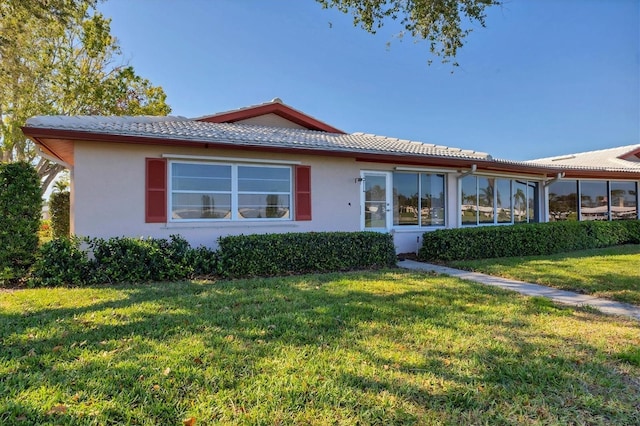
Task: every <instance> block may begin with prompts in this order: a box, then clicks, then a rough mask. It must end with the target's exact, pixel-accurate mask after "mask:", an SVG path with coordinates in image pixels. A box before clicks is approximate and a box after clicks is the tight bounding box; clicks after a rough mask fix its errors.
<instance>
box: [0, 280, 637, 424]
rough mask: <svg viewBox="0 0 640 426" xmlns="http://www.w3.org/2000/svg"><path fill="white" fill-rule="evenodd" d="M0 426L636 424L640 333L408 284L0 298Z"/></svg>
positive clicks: (533, 302) (570, 314)
mask: <svg viewBox="0 0 640 426" xmlns="http://www.w3.org/2000/svg"><path fill="white" fill-rule="evenodd" d="M0 344H1V347H2V352H1V353H0V424H3V425H14V424H24V425H31V424H55V425H59V424H83V425H84V424H100V425H103V424H147V425H152V424H163V425H170V424H183V422H185V424H191V422H192V421H196V422H197V423H196V424H198V425H206V424H214V423H222V424H269V425H271V424H384V425H387V424H485V423H487V424H498V425H499V424H525V425H526V424H638V423H640V402H639V401H640V380H639V377H640V324H638V323H637V322H633V321H630V320H624V319H620V318H612V317H607V316H603V315H600V314H598V313H597V312H593V311H589V310H576V309H570V308H566V307H558V306H554V305H552V304H551V303H549V302H548V301H546V300H543V299H537V298H525V297H521V296H518V295H515V294H513V293H509V292H506V291H502V290H500V289H494V288H488V287H482V286H479V285H476V284H472V283H468V282H464V281H460V280H457V279H454V278H451V277H436V276H433V275H429V274H424V273H415V272H406V271H397V270H391V271H381V272H366V273H348V274H327V275H309V276H297V277H287V278H271V279H252V280H236V281H224V282H215V283H214V282H181V283H160V284H152V285H138V286H105V287H93V288H77V289H62V288H56V289H26V290H11V291H9V290H4V291H2V292H1V293H0Z"/></svg>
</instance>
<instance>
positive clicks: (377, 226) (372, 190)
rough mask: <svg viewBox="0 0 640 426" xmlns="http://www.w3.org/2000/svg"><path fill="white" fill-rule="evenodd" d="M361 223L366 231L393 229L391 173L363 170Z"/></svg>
mask: <svg viewBox="0 0 640 426" xmlns="http://www.w3.org/2000/svg"><path fill="white" fill-rule="evenodd" d="M360 177H361V178H362V181H361V183H362V195H361V202H360V206H361V208H362V213H361V224H362V229H364V230H365V231H380V232H386V231H388V230H390V229H391V218H392V216H393V215H392V212H391V191H390V189H391V173H388V172H361V175H360Z"/></svg>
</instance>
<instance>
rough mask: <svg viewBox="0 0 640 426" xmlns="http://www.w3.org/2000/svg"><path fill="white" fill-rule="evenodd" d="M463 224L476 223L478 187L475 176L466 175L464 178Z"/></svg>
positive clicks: (462, 183)
mask: <svg viewBox="0 0 640 426" xmlns="http://www.w3.org/2000/svg"><path fill="white" fill-rule="evenodd" d="M461 185H462V206H461V207H460V210H461V211H462V224H463V225H476V224H477V223H478V219H477V216H476V215H477V209H478V207H477V205H478V189H477V181H476V177H475V176H465V177H463V178H462V182H461Z"/></svg>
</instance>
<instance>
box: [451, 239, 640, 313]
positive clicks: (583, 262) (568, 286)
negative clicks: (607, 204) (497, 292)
mask: <svg viewBox="0 0 640 426" xmlns="http://www.w3.org/2000/svg"><path fill="white" fill-rule="evenodd" d="M449 266H452V267H454V268H462V269H467V270H472V271H476V272H483V273H486V274H489V275H496V276H501V277H505V278H512V279H516V280H521V281H527V282H532V283H537V284H543V285H548V286H551V287H555V288H559V289H563V290H571V291H576V292H579V293H586V294H591V295H593V296H597V297H603V298H606V299H612V300H617V301H620V302H626V303H631V304H634V305H639V306H640V245H626V246H618V247H609V248H603V249H594V250H584V251H578V252H572V253H563V254H556V255H551V256H528V257H510V258H502V259H484V260H474V261H460V262H451V263H450V264H449Z"/></svg>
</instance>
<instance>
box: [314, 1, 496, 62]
mask: <svg viewBox="0 0 640 426" xmlns="http://www.w3.org/2000/svg"><path fill="white" fill-rule="evenodd" d="M316 1H317V2H319V3H321V4H322V6H323V7H325V8H330V7H332V8H336V9H338V10H339V11H341V12H343V13H346V14H350V15H353V24H354V25H355V26H359V27H361V28H362V29H364V30H365V31H368V32H370V33H372V34H375V33H376V31H377V30H378V29H380V28H382V27H383V26H384V24H385V23H386V22H388V21H389V20H395V21H398V22H399V23H400V25H401V26H402V31H401V33H400V34H399V36H403V35H404V34H405V33H406V34H409V35H411V36H412V37H414V38H417V39H419V40H425V41H427V42H428V43H429V50H430V52H431V53H432V54H433V55H435V56H437V57H440V58H441V59H442V62H451V61H452V60H454V58H455V57H456V54H457V53H458V48H460V47H462V46H463V44H464V43H463V42H464V39H465V37H466V36H467V35H468V34H469V33H470V32H471V31H472V29H471V28H470V27H469V26H468V25H465V22H464V21H465V19H466V20H468V21H469V23H478V24H480V25H481V26H482V27H484V26H485V17H486V13H485V9H486V8H487V7H490V6H497V5H500V4H502V2H503V1H502V0H316ZM431 62H432V61H431V60H429V63H431ZM453 65H457V63H455V62H453Z"/></svg>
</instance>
